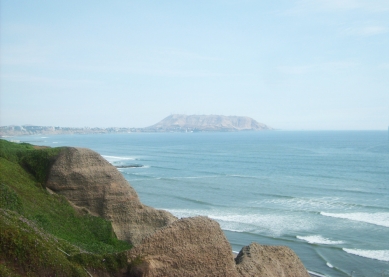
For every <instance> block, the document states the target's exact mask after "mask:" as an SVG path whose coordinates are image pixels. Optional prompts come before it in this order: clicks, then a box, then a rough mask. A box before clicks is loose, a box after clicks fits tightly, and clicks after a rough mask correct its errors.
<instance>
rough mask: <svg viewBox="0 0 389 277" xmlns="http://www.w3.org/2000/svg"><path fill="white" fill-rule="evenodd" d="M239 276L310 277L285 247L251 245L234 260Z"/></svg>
mask: <svg viewBox="0 0 389 277" xmlns="http://www.w3.org/2000/svg"><path fill="white" fill-rule="evenodd" d="M235 261H236V268H237V271H238V272H239V274H240V276H244V277H246V276H247V277H248V276H261V277H280V276H281V277H283V276H285V277H286V276H287V277H310V276H309V274H308V271H307V270H306V269H305V267H304V265H303V264H302V262H301V260H300V259H299V257H298V256H297V255H296V254H295V253H294V252H293V251H292V250H291V249H290V248H289V247H286V246H269V245H259V244H258V243H251V244H250V245H249V246H245V247H243V248H242V250H241V251H240V252H239V254H238V256H237V257H236V258H235Z"/></svg>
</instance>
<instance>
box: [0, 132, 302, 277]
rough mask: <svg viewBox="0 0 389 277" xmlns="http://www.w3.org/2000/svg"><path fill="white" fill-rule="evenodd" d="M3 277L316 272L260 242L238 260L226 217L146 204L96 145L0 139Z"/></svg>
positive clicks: (293, 275)
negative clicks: (223, 223)
mask: <svg viewBox="0 0 389 277" xmlns="http://www.w3.org/2000/svg"><path fill="white" fill-rule="evenodd" d="M0 226H1V228H0V276H99V277H100V276H101V277H103V276H104V277H109V276H112V277H113V276H123V277H124V276H134V277H138V276H143V277H154V276H188V277H189V276H193V277H195V276H196V277H197V276H230V277H243V276H263V277H274V276H290V277H309V274H308V272H307V271H306V269H305V267H304V265H303V264H302V263H301V261H300V259H299V258H298V257H297V255H296V254H295V253H294V252H293V251H292V250H291V249H289V248H287V247H283V246H274V247H267V246H261V245H259V244H257V243H254V244H251V245H250V246H247V247H244V248H242V250H241V252H240V253H239V254H238V256H237V257H236V258H235V259H234V256H233V254H232V249H231V245H230V244H229V242H228V240H227V238H226V236H225V234H224V232H223V230H222V229H221V228H220V225H219V223H217V222H216V221H214V220H212V219H209V218H207V217H201V216H197V217H190V218H181V219H178V218H176V217H174V216H173V215H172V214H170V213H169V212H167V211H163V210H157V209H154V208H152V207H148V206H146V205H144V204H142V203H141V202H140V199H139V197H138V195H137V193H136V191H135V190H134V189H133V188H132V187H131V185H130V184H129V183H128V182H127V181H126V180H125V179H124V177H123V175H122V174H120V172H119V171H118V170H117V169H116V168H115V167H114V166H113V165H112V164H110V163H109V162H108V161H107V160H105V159H104V158H103V157H102V156H101V155H99V154H98V153H96V152H94V151H92V150H90V149H86V148H75V147H60V148H49V147H37V146H33V145H30V144H27V143H21V144H17V143H12V142H8V141H4V140H0Z"/></svg>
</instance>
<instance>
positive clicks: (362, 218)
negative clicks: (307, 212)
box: [320, 212, 389, 227]
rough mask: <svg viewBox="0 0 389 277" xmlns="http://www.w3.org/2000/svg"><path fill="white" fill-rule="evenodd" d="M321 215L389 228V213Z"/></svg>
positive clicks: (323, 213)
mask: <svg viewBox="0 0 389 277" xmlns="http://www.w3.org/2000/svg"><path fill="white" fill-rule="evenodd" d="M320 214H321V215H324V216H330V217H336V218H343V219H348V220H353V221H359V222H365V223H370V224H374V225H378V226H384V227H389V213H325V212H321V213H320Z"/></svg>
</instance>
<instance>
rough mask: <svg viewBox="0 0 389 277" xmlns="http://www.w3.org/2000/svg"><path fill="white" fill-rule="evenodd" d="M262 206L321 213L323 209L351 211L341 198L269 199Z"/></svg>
mask: <svg viewBox="0 0 389 277" xmlns="http://www.w3.org/2000/svg"><path fill="white" fill-rule="evenodd" d="M261 202H262V204H266V203H270V204H275V205H278V206H281V207H284V208H288V209H290V210H306V211H320V210H322V209H326V210H335V209H342V210H345V209H349V208H350V205H349V204H347V203H345V202H344V201H342V199H341V198H339V197H319V198H300V197H296V198H292V199H279V198H276V199H268V200H265V201H261Z"/></svg>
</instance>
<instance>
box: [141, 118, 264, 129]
mask: <svg viewBox="0 0 389 277" xmlns="http://www.w3.org/2000/svg"><path fill="white" fill-rule="evenodd" d="M271 129H272V128H270V127H268V126H266V125H265V124H263V123H259V122H257V121H255V120H254V119H252V118H250V117H247V116H224V115H182V114H173V115H170V116H168V117H166V118H165V119H163V120H161V121H160V122H158V123H157V124H154V125H152V126H150V127H147V128H145V130H150V131H157V132H158V131H159V132H167V131H181V132H182V131H230V132H231V131H258V130H271Z"/></svg>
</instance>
